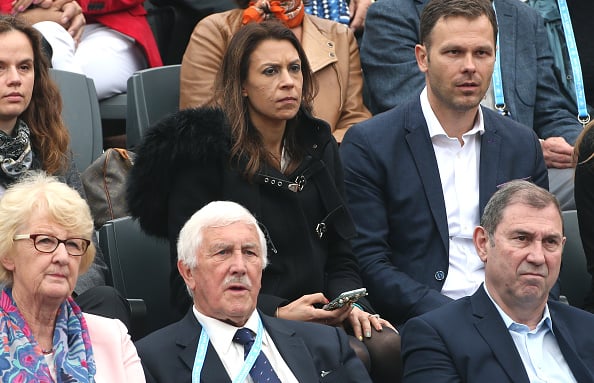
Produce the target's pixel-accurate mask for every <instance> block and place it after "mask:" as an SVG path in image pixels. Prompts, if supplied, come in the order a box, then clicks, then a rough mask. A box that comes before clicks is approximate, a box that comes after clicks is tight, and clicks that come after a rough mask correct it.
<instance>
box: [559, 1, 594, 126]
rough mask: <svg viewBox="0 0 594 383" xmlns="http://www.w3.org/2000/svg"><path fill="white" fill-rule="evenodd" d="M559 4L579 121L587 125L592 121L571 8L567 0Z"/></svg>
mask: <svg viewBox="0 0 594 383" xmlns="http://www.w3.org/2000/svg"><path fill="white" fill-rule="evenodd" d="M557 4H558V5H559V13H560V14H561V22H562V23H563V32H564V33H565V43H566V44H567V51H568V53H569V61H570V62H571V71H572V73H573V84H574V86H575V96H576V97H575V98H576V101H577V108H578V121H579V122H581V123H582V125H586V124H587V123H588V122H589V121H590V115H589V114H588V108H587V106H586V94H585V93H584V79H583V78H582V66H581V65H580V57H579V55H578V50H577V45H576V43H575V36H574V34H573V27H572V25H571V18H570V17H569V9H568V8H567V2H566V1H565V0H557Z"/></svg>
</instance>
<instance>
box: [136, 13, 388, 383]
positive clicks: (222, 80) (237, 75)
mask: <svg viewBox="0 0 594 383" xmlns="http://www.w3.org/2000/svg"><path fill="white" fill-rule="evenodd" d="M215 89H216V90H215V97H214V100H215V102H214V104H213V107H212V108H202V109H188V110H182V111H180V112H178V113H177V114H175V115H172V116H170V117H168V118H166V119H164V120H163V121H161V122H160V123H158V124H157V125H156V126H154V127H153V128H152V129H151V130H149V132H147V134H146V136H145V138H144V140H143V142H142V143H141V145H140V146H139V147H138V150H137V153H138V156H137V158H136V162H135V165H134V167H133V168H132V171H131V173H130V178H129V188H128V201H129V206H130V211H131V214H132V215H133V216H135V217H137V218H138V219H139V221H140V225H141V226H142V228H143V229H144V230H145V231H146V232H148V233H150V234H153V235H157V236H162V237H168V238H169V241H170V244H171V265H172V292H173V297H172V300H173V303H174V304H175V305H176V306H177V307H178V308H179V309H180V311H181V312H183V313H185V312H186V311H187V309H188V307H189V306H190V299H189V297H188V295H187V293H186V291H185V287H184V283H183V280H182V279H181V277H180V275H179V273H178V272H177V270H176V269H177V267H176V260H177V255H176V250H175V246H176V242H177V237H178V234H179V231H180V229H181V227H182V226H183V224H184V223H185V222H186V221H187V220H188V218H189V217H190V216H191V215H192V214H193V213H194V212H195V211H197V210H198V209H200V208H201V207H202V206H204V205H206V204H207V203H209V202H211V201H214V200H230V201H234V202H237V203H240V204H242V205H243V206H245V207H246V208H247V209H248V210H250V211H251V212H252V214H254V216H255V217H256V218H257V219H258V221H259V222H260V224H261V226H262V229H263V231H264V233H265V234H266V237H267V242H268V249H269V253H268V256H269V261H270V263H269V265H268V266H267V268H266V269H265V270H264V273H263V276H262V288H261V290H260V296H259V298H258V307H259V308H260V309H261V310H262V311H263V312H264V313H266V314H268V315H274V316H277V317H281V318H285V319H293V320H303V321H313V322H319V323H325V324H328V325H334V326H345V327H346V328H347V330H349V331H350V333H351V334H353V335H355V336H356V337H357V338H359V340H361V341H363V343H361V342H359V341H357V340H356V339H355V338H352V345H353V347H354V348H355V349H356V350H358V355H360V356H361V355H366V354H367V351H369V354H370V360H371V375H372V377H374V379H375V380H376V381H377V382H379V381H394V380H395V379H397V376H398V374H399V370H398V364H399V363H398V360H399V345H400V339H399V336H398V334H397V333H396V332H395V331H394V330H393V328H392V326H391V324H390V323H388V322H387V321H385V320H383V319H381V318H380V317H379V316H378V315H376V314H373V313H374V311H373V309H372V308H371V307H370V305H369V303H368V302H367V300H365V299H361V300H360V301H359V302H357V305H353V306H351V305H350V304H348V305H345V306H344V307H343V308H339V309H337V310H334V311H328V310H324V309H322V308H321V307H322V306H323V305H324V304H326V303H328V301H329V299H328V298H330V299H331V298H334V297H336V296H338V295H339V294H340V293H342V292H344V291H347V290H353V289H357V288H360V287H362V282H361V278H360V276H359V268H358V264H357V260H356V258H355V256H354V254H353V252H352V250H351V246H350V242H349V239H350V238H351V237H352V236H353V235H354V233H355V231H354V226H353V223H352V221H351V217H350V215H349V213H348V211H347V208H346V205H345V203H344V183H343V177H342V165H341V163H340V159H339V156H338V150H337V149H338V148H337V144H336V141H335V140H334V138H333V137H332V134H331V133H330V129H329V126H328V124H327V123H325V122H324V121H322V120H318V119H315V118H313V117H312V116H311V103H312V99H313V97H314V94H315V82H314V78H313V75H312V73H311V68H310V65H309V62H308V60H307V58H306V56H305V53H304V51H303V49H302V48H301V45H300V44H299V41H298V40H297V38H296V37H295V35H294V34H293V32H292V31H291V30H289V29H288V28H286V27H284V26H283V25H282V24H280V23H278V22H276V21H269V22H262V23H260V24H257V23H251V24H248V25H246V26H244V27H243V28H242V29H240V30H239V31H238V32H237V33H236V34H235V36H234V37H233V39H232V40H231V42H230V44H229V47H228V48H227V51H226V54H225V56H224V58H223V61H222V65H221V68H220V72H219V74H218V76H217V80H216V85H215ZM365 346H367V347H365ZM362 359H364V357H362Z"/></svg>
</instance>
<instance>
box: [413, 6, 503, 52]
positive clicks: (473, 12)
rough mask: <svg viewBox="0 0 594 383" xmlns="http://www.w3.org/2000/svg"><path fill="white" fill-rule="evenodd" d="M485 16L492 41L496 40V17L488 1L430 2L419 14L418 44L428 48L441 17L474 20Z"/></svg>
mask: <svg viewBox="0 0 594 383" xmlns="http://www.w3.org/2000/svg"><path fill="white" fill-rule="evenodd" d="M482 15H485V16H487V18H488V19H489V21H490V22H491V25H492V26H493V41H494V42H495V40H496V39H497V32H498V31H497V17H496V16H495V11H494V9H493V6H492V5H491V1H490V0H431V1H429V3H428V4H427V6H425V8H424V9H423V12H422V13H421V30H420V37H421V41H420V43H421V44H423V45H425V46H426V47H427V48H429V45H430V44H431V40H430V35H431V32H432V31H433V28H434V27H435V24H437V22H438V21H439V20H440V19H441V18H442V17H443V18H448V17H450V16H455V17H458V16H461V17H464V18H467V19H470V20H474V19H476V18H478V17H480V16H482Z"/></svg>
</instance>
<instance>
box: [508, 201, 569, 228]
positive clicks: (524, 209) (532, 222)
mask: <svg viewBox="0 0 594 383" xmlns="http://www.w3.org/2000/svg"><path fill="white" fill-rule="evenodd" d="M497 230H501V231H504V232H509V231H520V230H522V231H530V232H542V233H549V234H563V219H562V218H561V216H560V214H559V211H558V210H557V208H556V207H555V205H553V204H550V205H548V206H546V207H544V208H542V209H538V208H535V207H532V206H530V205H527V204H525V203H521V202H516V203H512V204H510V205H508V206H507V207H506V208H505V209H504V210H503V214H502V216H501V222H500V223H499V225H498V226H497Z"/></svg>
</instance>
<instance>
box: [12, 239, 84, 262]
mask: <svg viewBox="0 0 594 383" xmlns="http://www.w3.org/2000/svg"><path fill="white" fill-rule="evenodd" d="M13 239H14V240H15V241H18V240H21V239H32V240H33V246H35V249H36V250H37V251H41V252H42V253H53V252H54V251H56V249H57V248H58V246H60V243H63V244H64V247H65V248H66V252H67V253H68V254H70V255H72V256H73V257H80V256H81V255H83V254H84V253H86V252H87V249H88V248H89V245H90V244H91V241H89V240H88V239H84V238H67V239H58V238H56V237H54V236H53V235H47V234H18V235H15V236H14V238H13Z"/></svg>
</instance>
